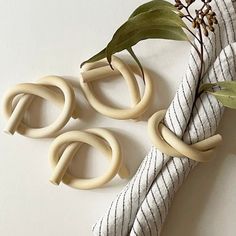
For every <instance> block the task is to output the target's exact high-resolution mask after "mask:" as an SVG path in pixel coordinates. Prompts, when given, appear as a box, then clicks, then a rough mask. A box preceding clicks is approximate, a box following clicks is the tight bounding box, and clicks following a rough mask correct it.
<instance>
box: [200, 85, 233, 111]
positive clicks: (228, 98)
mask: <svg viewBox="0 0 236 236" xmlns="http://www.w3.org/2000/svg"><path fill="white" fill-rule="evenodd" d="M200 91H205V92H208V93H210V94H212V95H214V96H215V97H216V98H217V99H218V100H219V101H220V102H221V103H222V104H223V105H224V106H225V107H229V108H232V109H236V81H226V82H218V83H213V84H210V83H209V84H203V85H202V86H201V88H200Z"/></svg>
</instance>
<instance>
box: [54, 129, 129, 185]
mask: <svg viewBox="0 0 236 236" xmlns="http://www.w3.org/2000/svg"><path fill="white" fill-rule="evenodd" d="M82 143H87V144H89V145H91V146H93V147H94V148H96V149H98V150H99V151H101V152H102V153H103V154H104V155H105V156H106V157H107V158H109V159H110V166H109V168H108V169H107V170H106V171H105V173H104V174H103V175H101V176H99V177H95V178H91V179H80V178H77V177H74V176H73V175H72V174H71V173H70V172H69V170H68V167H69V165H70V163H71V161H72V159H73V158H74V157H75V155H76V153H77V152H78V151H79V148H80V146H81V145H82ZM49 159H50V163H51V166H52V169H53V173H52V175H51V178H50V181H51V182H52V183H54V184H56V185H59V183H60V182H61V181H62V182H64V183H65V184H67V185H69V186H71V187H73V188H78V189H93V188H98V187H100V186H102V185H104V184H105V183H107V182H109V181H110V180H111V179H112V178H113V177H114V176H115V175H116V174H117V173H118V174H119V176H120V177H121V178H127V177H128V175H129V171H128V169H127V168H126V166H125V165H124V164H123V161H122V155H121V149H120V145H119V143H118V141H117V140H116V139H115V137H114V136H113V135H112V133H111V132H109V131H107V130H105V129H102V128H97V129H88V130H86V131H70V132H67V133H64V134H62V135H60V136H58V137H57V138H56V139H55V140H54V141H53V142H52V144H51V147H50V150H49Z"/></svg>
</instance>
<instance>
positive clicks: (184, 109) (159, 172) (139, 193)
mask: <svg viewBox="0 0 236 236" xmlns="http://www.w3.org/2000/svg"><path fill="white" fill-rule="evenodd" d="M212 5H213V6H212V7H213V10H214V11H215V12H216V14H217V18H218V21H219V24H218V25H217V26H216V27H215V32H214V33H211V34H210V37H208V38H207V37H205V38H204V61H205V71H204V76H203V78H202V82H216V81H225V80H235V79H236V14H235V13H236V12H235V7H236V2H235V0H214V1H213V2H212ZM199 67H200V62H199V58H198V55H197V53H196V52H195V50H194V49H192V50H191V52H190V58H189V63H188V66H187V70H186V73H185V74H184V77H183V80H182V83H181V84H180V87H179V89H178V91H177V93H176V96H175V98H174V99H173V101H172V103H171V105H170V107H169V108H168V110H167V113H166V116H165V120H164V122H165V124H166V126H167V127H168V128H169V129H170V130H172V131H173V132H174V133H175V134H176V135H178V136H179V137H180V138H182V139H183V140H184V141H185V142H186V143H195V142H197V141H200V140H203V139H205V138H207V137H210V136H212V135H213V134H214V133H215V132H216V129H217V126H218V124H219V122H220V119H221V117H222V114H223V107H222V105H221V104H220V103H219V102H218V101H217V100H216V99H215V98H214V97H213V96H211V95H208V94H206V93H204V94H202V95H201V96H200V97H199V98H198V100H197V102H196V105H195V107H194V109H193V113H192V114H191V110H192V109H191V108H192V106H193V100H194V95H195V92H196V87H197V80H198V75H199ZM189 119H190V122H189V125H188V127H186V126H187V123H188V120H189ZM196 164H197V163H196V162H194V161H192V160H190V159H188V158H177V157H170V156H167V155H165V154H163V153H161V152H160V151H158V150H157V149H156V148H154V147H153V148H151V150H150V152H149V153H148V154H147V156H146V157H145V159H144V160H143V162H142V164H141V165H140V167H139V169H138V171H137V173H136V174H135V176H134V177H133V178H132V180H131V181H130V182H129V183H128V184H127V186H126V187H125V188H124V189H123V190H122V191H121V193H119V194H118V195H117V197H116V199H115V200H114V201H113V202H112V203H111V206H110V208H109V209H108V211H107V212H106V213H105V215H104V216H103V217H102V218H100V219H99V220H98V222H97V223H96V224H95V225H94V226H93V233H94V235H99V236H120V235H121V236H125V235H132V236H133V235H136V236H137V235H138V236H142V235H143V236H148V235H151V236H156V235H160V233H161V228H162V225H163V223H164V220H165V218H166V216H167V213H168V209H169V207H170V205H171V201H172V198H173V196H174V194H175V192H176V191H177V190H178V188H179V187H180V186H181V185H182V183H183V181H184V179H185V178H186V177H187V176H188V174H189V172H190V171H191V170H192V169H193V168H194V166H196Z"/></svg>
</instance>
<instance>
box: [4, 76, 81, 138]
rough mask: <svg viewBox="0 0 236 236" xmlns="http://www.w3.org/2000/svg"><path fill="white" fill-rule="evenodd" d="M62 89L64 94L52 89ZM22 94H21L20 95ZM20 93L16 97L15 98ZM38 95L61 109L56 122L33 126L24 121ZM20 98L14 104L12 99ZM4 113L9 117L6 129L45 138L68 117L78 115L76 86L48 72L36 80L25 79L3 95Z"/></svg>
mask: <svg viewBox="0 0 236 236" xmlns="http://www.w3.org/2000/svg"><path fill="white" fill-rule="evenodd" d="M52 87H56V88H58V89H60V91H61V92H62V94H61V93H60V92H58V91H55V90H53V89H52ZM19 96H20V97H19ZM17 97H19V99H18V100H17V99H16V98H17ZM36 97H41V98H44V99H46V100H49V101H51V102H52V103H54V104H56V105H57V106H59V107H62V112H61V114H60V115H59V116H58V118H57V119H56V121H55V122H53V123H52V124H51V125H48V126H46V127H42V128H31V127H29V126H28V125H27V124H25V122H24V115H25V113H26V112H27V109H28V108H29V106H30V105H31V103H32V102H33V100H34V99H35V98H36ZM15 100H17V103H16V105H15V107H14V106H13V102H14V101H15ZM3 114H4V116H5V117H6V119H8V122H7V125H6V127H5V132H6V133H9V134H14V133H15V132H16V131H17V132H18V133H20V134H22V135H25V136H28V137H31V138H43V137H50V136H52V135H54V134H55V133H56V132H57V131H59V130H60V129H62V128H63V127H64V126H65V125H66V123H67V122H68V120H69V119H70V118H71V117H73V118H74V119H76V118H77V117H78V108H77V105H76V102H75V94H74V91H73V88H72V87H71V86H70V85H69V84H68V83H67V82H66V81H65V80H64V79H63V78H61V77H58V76H47V77H44V78H41V79H39V80H38V81H37V82H36V83H22V84H17V85H15V86H14V87H12V88H10V89H8V90H7V92H6V93H5V96H4V98H3Z"/></svg>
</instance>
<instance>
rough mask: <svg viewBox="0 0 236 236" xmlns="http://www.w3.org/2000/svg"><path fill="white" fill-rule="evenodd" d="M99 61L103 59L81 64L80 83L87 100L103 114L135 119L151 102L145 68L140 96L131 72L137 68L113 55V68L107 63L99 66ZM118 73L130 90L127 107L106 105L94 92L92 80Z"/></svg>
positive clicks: (148, 77)
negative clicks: (143, 84) (129, 105)
mask: <svg viewBox="0 0 236 236" xmlns="http://www.w3.org/2000/svg"><path fill="white" fill-rule="evenodd" d="M101 62H103V63H104V62H105V61H104V60H102V61H98V62H94V63H87V64H85V65H84V66H83V72H82V73H81V78H80V85H81V87H82V89H83V92H84V94H85V96H86V98H87V100H88V102H89V103H90V105H91V106H92V107H93V108H94V109H95V110H96V111H98V112H99V113H101V114H103V115H105V116H108V117H111V118H114V119H120V120H125V119H137V118H138V117H139V116H140V115H142V114H143V113H144V112H145V111H146V110H147V108H148V105H149V104H150V103H151V98H152V91H153V86H152V81H151V78H150V76H149V74H148V72H147V70H146V69H144V71H143V72H144V83H145V91H144V94H143V96H142V97H141V94H140V91H139V87H138V83H137V80H136V77H135V74H134V72H133V71H135V73H137V74H138V73H139V72H137V68H134V67H132V70H131V67H129V66H128V65H126V64H125V63H124V62H123V61H122V60H121V59H119V58H117V57H115V56H113V58H112V66H113V67H114V70H112V69H111V68H110V66H109V65H105V66H104V65H103V66H101ZM119 73H120V74H121V75H122V76H123V78H124V80H125V81H126V84H127V86H128V89H129V92H130V98H131V103H132V107H131V108H129V109H117V108H114V107H111V106H108V105H106V104H104V103H103V102H101V101H100V100H99V99H98V97H97V96H96V95H95V93H94V89H93V81H95V80H100V79H111V78H112V77H113V76H115V75H117V74H119Z"/></svg>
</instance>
